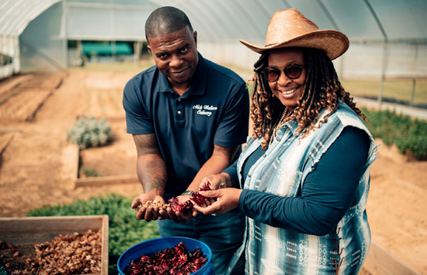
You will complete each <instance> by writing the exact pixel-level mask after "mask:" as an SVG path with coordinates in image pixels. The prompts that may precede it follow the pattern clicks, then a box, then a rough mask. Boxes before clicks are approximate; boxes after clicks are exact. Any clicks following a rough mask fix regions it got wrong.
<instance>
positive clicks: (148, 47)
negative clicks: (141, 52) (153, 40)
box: [147, 45, 153, 54]
mask: <svg viewBox="0 0 427 275" xmlns="http://www.w3.org/2000/svg"><path fill="white" fill-rule="evenodd" d="M147 49H148V50H149V51H150V53H151V54H152V53H153V52H152V51H151V47H150V45H147Z"/></svg>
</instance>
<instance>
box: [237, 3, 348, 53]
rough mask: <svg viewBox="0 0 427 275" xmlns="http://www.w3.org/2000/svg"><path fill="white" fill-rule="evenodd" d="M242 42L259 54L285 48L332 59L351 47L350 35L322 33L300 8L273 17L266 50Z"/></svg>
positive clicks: (328, 31)
mask: <svg viewBox="0 0 427 275" xmlns="http://www.w3.org/2000/svg"><path fill="white" fill-rule="evenodd" d="M240 42H241V43H242V44H244V45H245V46H246V47H248V48H249V49H251V50H253V51H254V52H257V53H262V52H263V51H266V50H272V49H279V48H285V47H286V48H287V47H304V48H314V49H320V50H323V51H325V52H326V54H327V55H328V56H329V58H330V59H331V60H333V59H335V58H337V57H339V56H340V55H342V54H343V53H345V52H346V51H347V49H348V47H349V44H350V43H349V41H348V38H347V36H345V35H344V34H343V33H341V32H339V31H334V30H319V27H317V25H316V24H314V23H313V22H311V21H310V20H308V19H307V18H305V17H304V15H302V14H301V13H300V12H299V11H298V10H297V9H287V10H279V11H276V12H275V13H274V14H273V17H272V18H271V20H270V23H268V28H267V38H266V40H265V46H264V47H258V46H255V45H252V44H250V43H248V42H246V41H243V40H240Z"/></svg>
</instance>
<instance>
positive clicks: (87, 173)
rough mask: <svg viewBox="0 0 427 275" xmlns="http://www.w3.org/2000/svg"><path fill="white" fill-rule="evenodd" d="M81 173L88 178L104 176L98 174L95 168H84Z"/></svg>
mask: <svg viewBox="0 0 427 275" xmlns="http://www.w3.org/2000/svg"><path fill="white" fill-rule="evenodd" d="M80 172H81V173H83V174H84V175H85V176H86V177H101V176H102V174H101V173H100V172H98V170H96V169H95V168H92V167H85V166H82V168H80Z"/></svg>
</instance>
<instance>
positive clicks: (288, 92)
mask: <svg viewBox="0 0 427 275" xmlns="http://www.w3.org/2000/svg"><path fill="white" fill-rule="evenodd" d="M296 89H297V88H295V89H292V90H289V91H280V92H281V93H282V94H283V95H290V94H292V93H293V92H295V90H296Z"/></svg>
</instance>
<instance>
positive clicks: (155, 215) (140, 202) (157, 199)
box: [131, 193, 168, 222]
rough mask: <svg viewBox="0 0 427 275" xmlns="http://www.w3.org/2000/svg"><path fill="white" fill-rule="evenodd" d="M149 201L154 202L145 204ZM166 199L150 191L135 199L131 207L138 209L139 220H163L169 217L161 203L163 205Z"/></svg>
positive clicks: (137, 216)
mask: <svg viewBox="0 0 427 275" xmlns="http://www.w3.org/2000/svg"><path fill="white" fill-rule="evenodd" d="M147 202H152V203H149V204H148V207H146V206H145V204H146V203H147ZM164 203H165V201H164V200H163V197H162V196H159V195H152V194H150V193H144V194H141V195H139V196H137V197H136V198H134V199H133V201H132V205H131V207H132V208H133V209H135V210H137V211H138V213H136V218H137V219H138V220H146V221H147V222H149V221H152V220H157V219H159V220H162V219H165V218H168V216H167V217H164V216H166V215H167V212H166V211H165V210H163V208H162V207H159V205H163V204H164Z"/></svg>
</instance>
